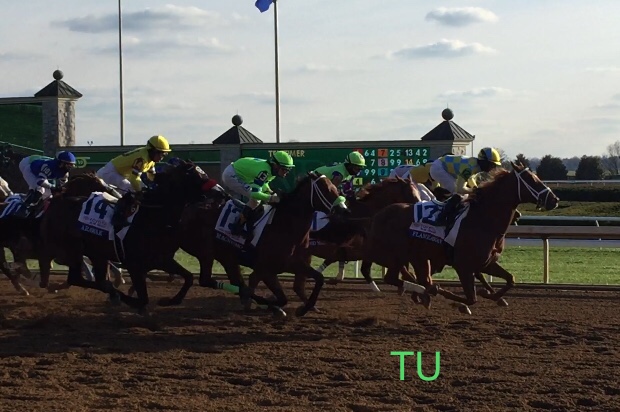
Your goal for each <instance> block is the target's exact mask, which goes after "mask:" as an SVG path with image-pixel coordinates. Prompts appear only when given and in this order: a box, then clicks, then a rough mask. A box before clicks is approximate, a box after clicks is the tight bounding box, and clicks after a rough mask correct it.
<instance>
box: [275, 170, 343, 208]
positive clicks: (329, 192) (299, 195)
mask: <svg viewBox="0 0 620 412" xmlns="http://www.w3.org/2000/svg"><path fill="white" fill-rule="evenodd" d="M291 202H293V203H296V204H297V205H298V207H303V208H306V209H309V210H313V211H318V212H323V213H326V214H327V215H331V214H342V213H347V212H348V211H349V210H348V209H347V205H346V199H345V198H344V197H343V196H340V195H339V194H338V189H337V188H336V186H334V184H333V183H332V182H330V181H329V179H328V178H327V177H326V176H323V175H319V174H317V173H315V172H308V173H307V174H306V176H303V177H302V178H300V179H299V180H298V181H297V186H296V187H295V189H293V191H292V192H290V193H286V194H284V195H283V197H282V201H281V202H280V204H279V205H287V204H289V203H291ZM287 207H288V206H287Z"/></svg>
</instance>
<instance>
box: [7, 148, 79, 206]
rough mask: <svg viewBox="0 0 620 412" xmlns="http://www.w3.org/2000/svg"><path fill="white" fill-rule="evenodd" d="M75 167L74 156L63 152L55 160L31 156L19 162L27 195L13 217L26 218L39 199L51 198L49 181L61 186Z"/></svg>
mask: <svg viewBox="0 0 620 412" xmlns="http://www.w3.org/2000/svg"><path fill="white" fill-rule="evenodd" d="M74 166H75V156H74V155H73V153H71V152H67V151H63V152H59V153H58V154H57V155H56V158H55V159H53V158H51V157H46V156H39V155H32V156H28V157H24V158H23V159H22V160H21V162H19V170H20V171H21V172H22V176H23V177H24V180H26V183H28V189H29V190H28V194H27V195H26V198H25V199H24V203H23V206H22V207H21V208H20V209H19V210H17V211H16V212H15V216H18V217H28V216H30V213H31V212H32V210H33V209H34V208H35V207H36V206H37V205H38V204H39V201H40V200H41V199H47V198H49V197H51V196H52V191H51V189H52V187H53V186H52V184H51V183H50V182H49V180H57V181H58V183H59V185H60V186H61V185H63V184H65V183H66V182H67V180H68V178H69V170H71V168H73V167H74Z"/></svg>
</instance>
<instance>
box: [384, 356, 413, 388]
mask: <svg viewBox="0 0 620 412" xmlns="http://www.w3.org/2000/svg"><path fill="white" fill-rule="evenodd" d="M414 354H415V352H398V351H395V352H390V356H395V355H398V356H400V361H399V364H400V380H401V381H404V380H405V356H413V355H414Z"/></svg>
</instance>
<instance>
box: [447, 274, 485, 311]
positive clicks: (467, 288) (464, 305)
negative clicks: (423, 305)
mask: <svg viewBox="0 0 620 412" xmlns="http://www.w3.org/2000/svg"><path fill="white" fill-rule="evenodd" d="M457 273H458V275H459V280H460V281H461V286H462V287H463V292H465V297H464V298H462V297H460V296H458V295H456V294H454V293H452V292H449V291H447V290H445V289H442V288H439V287H438V288H437V293H438V294H440V295H441V296H443V297H444V298H446V299H449V300H453V301H455V302H458V303H461V305H459V311H460V312H461V313H466V314H468V315H471V310H469V307H468V306H471V305H473V304H475V303H476V302H477V299H476V288H475V287H474V281H475V272H463V271H457Z"/></svg>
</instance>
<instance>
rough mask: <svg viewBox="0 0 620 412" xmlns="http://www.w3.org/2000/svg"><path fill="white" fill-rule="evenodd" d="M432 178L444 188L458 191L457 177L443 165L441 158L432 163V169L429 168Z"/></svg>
mask: <svg viewBox="0 0 620 412" xmlns="http://www.w3.org/2000/svg"><path fill="white" fill-rule="evenodd" d="M429 172H430V175H431V178H432V179H433V180H435V181H437V182H439V184H440V185H441V187H442V188H444V189H446V190H449V191H450V193H452V194H454V193H455V192H456V179H455V178H454V176H452V175H451V174H450V173H448V172H446V170H445V169H444V168H443V166H442V162H441V160H439V159H437V160H435V161H434V162H433V164H431V170H429Z"/></svg>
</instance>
